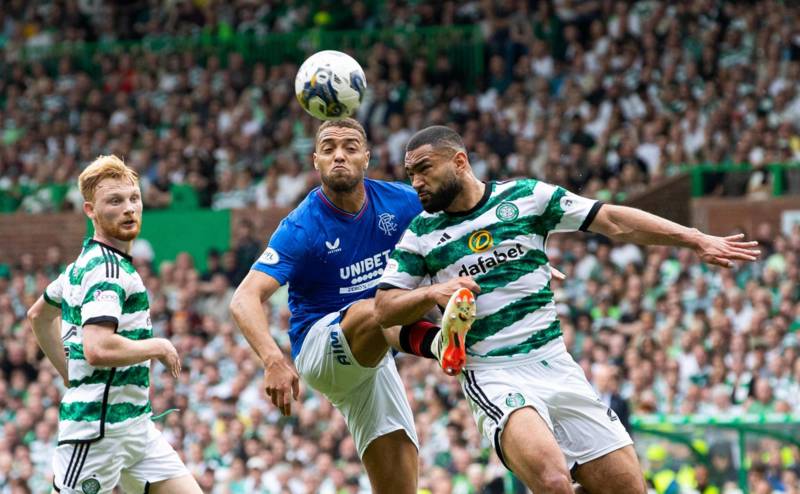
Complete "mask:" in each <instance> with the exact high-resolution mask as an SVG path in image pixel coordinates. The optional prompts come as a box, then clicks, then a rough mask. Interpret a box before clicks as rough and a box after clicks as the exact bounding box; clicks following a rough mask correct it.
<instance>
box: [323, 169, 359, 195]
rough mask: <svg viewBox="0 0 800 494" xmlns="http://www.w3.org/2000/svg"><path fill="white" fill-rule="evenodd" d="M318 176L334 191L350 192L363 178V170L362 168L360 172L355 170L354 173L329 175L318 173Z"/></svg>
mask: <svg viewBox="0 0 800 494" xmlns="http://www.w3.org/2000/svg"><path fill="white" fill-rule="evenodd" d="M319 176H320V179H321V180H322V183H323V184H325V186H326V187H328V188H329V189H331V190H332V191H334V192H336V193H340V194H341V193H346V192H351V191H352V190H353V189H355V188H356V187H357V186H358V184H359V183H361V182H362V181H363V180H364V171H363V170H362V171H361V173H358V172H357V173H356V174H355V175H337V176H331V175H326V174H324V173H320V174H319Z"/></svg>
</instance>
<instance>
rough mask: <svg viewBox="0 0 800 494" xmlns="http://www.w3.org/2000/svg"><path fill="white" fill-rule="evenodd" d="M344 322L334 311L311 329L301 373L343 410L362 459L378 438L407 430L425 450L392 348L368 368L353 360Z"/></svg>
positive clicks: (299, 361) (299, 363)
mask: <svg viewBox="0 0 800 494" xmlns="http://www.w3.org/2000/svg"><path fill="white" fill-rule="evenodd" d="M340 322H341V316H340V313H339V312H332V313H330V314H328V315H327V316H325V317H323V318H322V319H320V320H319V321H317V322H316V323H314V325H313V326H311V328H310V329H309V330H308V334H307V335H306V339H305V341H304V342H303V348H302V349H301V350H300V354H299V355H298V356H297V358H296V359H295V365H296V367H297V371H298V372H299V373H300V376H301V377H302V378H303V379H304V380H305V382H306V383H308V384H309V385H310V386H311V387H312V388H314V389H316V390H317V391H319V392H320V393H322V394H324V395H325V396H326V397H327V398H328V399H329V400H330V401H331V403H332V404H333V405H334V406H335V407H336V408H338V409H339V411H340V412H342V415H344V419H345V421H346V422H347V428H348V429H349V430H350V434H352V435H353V441H354V442H355V444H356V448H357V449H358V455H359V457H363V456H364V451H366V449H367V446H369V443H371V442H372V441H373V440H374V439H376V438H378V437H381V436H385V435H386V434H389V433H390V432H394V431H396V430H404V431H405V432H406V434H407V435H408V437H409V438H410V439H411V441H412V442H413V443H414V445H415V446H416V447H417V449H419V441H418V440H417V431H416V429H415V428H414V417H413V416H412V414H411V406H410V405H409V404H408V398H407V397H406V391H405V387H403V383H402V381H400V375H399V374H398V372H397V367H396V366H395V364H394V358H392V355H391V352H387V354H386V356H385V357H384V358H383V360H382V361H381V363H380V364H378V365H377V366H376V367H362V366H361V365H359V364H358V362H356V359H355V358H353V354H352V352H351V351H350V346H349V345H348V344H347V339H346V338H345V337H344V331H343V330H342V328H341V327H340V326H339V323H340ZM376 331H378V329H376Z"/></svg>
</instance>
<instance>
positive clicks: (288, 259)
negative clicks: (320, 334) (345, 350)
mask: <svg viewBox="0 0 800 494" xmlns="http://www.w3.org/2000/svg"><path fill="white" fill-rule="evenodd" d="M364 189H365V192H366V195H365V199H364V203H363V205H362V206H361V209H360V210H359V211H357V212H353V213H350V212H348V211H345V210H342V209H340V208H338V207H337V206H336V205H335V204H333V202H331V200H330V199H328V197H326V195H325V192H324V191H323V189H322V188H319V187H318V188H316V189H314V190H313V191H311V192H310V193H309V194H308V196H307V197H306V198H305V200H304V201H303V202H302V203H300V205H299V206H298V207H297V208H296V209H295V210H294V211H292V212H291V213H290V214H289V215H288V216H287V217H286V218H284V219H283V221H281V223H280V225H279V226H278V228H277V230H275V232H274V233H273V234H272V238H271V239H270V241H269V247H267V249H266V250H265V251H264V253H263V254H262V255H261V257H259V259H258V260H257V261H256V263H255V264H254V265H253V269H254V270H258V271H260V272H262V273H265V274H267V275H269V276H271V277H272V278H274V279H275V280H276V281H277V282H278V283H280V284H281V285H283V284H284V283H289V310H290V311H291V314H292V315H291V320H290V322H291V329H290V330H289V336H290V338H291V343H292V358H297V355H298V354H299V353H300V350H301V348H302V346H303V341H304V339H305V337H306V333H307V331H308V330H309V328H310V327H311V325H312V324H313V323H315V322H316V321H318V320H320V319H321V318H322V317H324V316H325V315H327V314H330V313H332V312H335V311H338V310H340V309H342V308H344V307H347V306H348V305H350V304H351V303H353V302H355V301H356V300H361V299H364V298H371V297H374V296H375V292H376V289H377V286H378V280H379V279H380V277H381V275H382V274H383V270H384V268H385V267H386V262H387V260H388V257H389V254H390V253H391V252H392V250H394V246H395V245H396V244H397V243H398V242H399V241H400V236H401V235H402V234H403V232H404V231H405V229H406V227H407V226H408V224H409V223H410V222H411V220H412V219H413V218H414V217H415V216H416V215H417V214H418V213H419V212H420V211H422V207H421V205H420V203H419V200H418V199H417V193H416V192H415V191H414V189H412V188H411V187H410V186H408V185H405V184H402V183H390V182H382V181H377V180H370V179H365V180H364Z"/></svg>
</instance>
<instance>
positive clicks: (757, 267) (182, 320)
mask: <svg viewBox="0 0 800 494" xmlns="http://www.w3.org/2000/svg"><path fill="white" fill-rule="evenodd" d="M758 237H759V240H760V241H761V242H762V246H763V249H764V250H763V251H764V256H763V257H762V259H761V260H760V261H759V262H757V263H755V264H753V265H748V266H742V267H740V268H736V269H733V270H730V271H723V270H717V269H708V268H706V267H705V266H703V265H701V264H699V262H698V261H697V259H696V258H694V257H693V254H691V253H690V252H688V251H681V252H679V253H678V252H677V251H674V250H671V249H669V248H652V249H647V250H642V249H639V248H638V247H635V246H632V245H609V244H608V243H606V242H604V241H603V240H604V239H603V238H602V237H596V236H585V235H583V234H571V235H555V236H553V237H552V238H551V239H550V242H549V245H548V254H549V256H550V258H551V260H552V262H553V264H554V265H555V266H557V267H558V268H560V269H561V270H563V271H564V272H565V273H566V274H567V279H566V280H565V281H563V282H560V281H555V280H554V281H553V285H554V291H555V293H556V300H557V304H558V308H559V312H560V313H561V316H562V327H563V331H564V338H565V341H566V343H567V346H568V348H569V349H570V351H571V353H572V355H573V356H574V358H575V359H576V360H577V361H578V362H579V363H580V364H581V366H582V367H583V368H584V370H585V372H586V374H587V376H589V378H590V380H591V381H592V383H593V384H594V385H595V387H596V388H597V390H598V392H599V393H600V395H601V397H602V398H603V399H604V400H608V402H609V403H610V404H611V406H612V407H614V408H615V410H616V411H617V413H618V415H619V416H620V419H621V420H623V421H624V422H627V420H628V414H629V413H630V414H650V413H663V414H681V415H689V414H695V415H707V416H715V417H717V418H718V419H723V418H725V417H733V416H736V415H738V414H742V413H745V412H747V413H755V414H759V413H771V412H777V413H780V412H792V413H800V399H798V397H800V341H798V338H797V335H798V332H797V330H798V328H800V293H798V289H797V287H798V286H800V269H798V259H797V256H798V252H800V228H798V229H795V230H794V231H793V232H792V233H791V235H789V236H784V235H781V234H779V233H778V232H772V231H770V230H769V227H768V226H766V225H764V226H762V228H761V229H760V231H759V235H758ZM260 249H261V246H260V245H259V243H257V242H254V241H253V240H252V239H250V240H248V239H247V237H241V238H240V239H239V240H238V241H237V243H236V244H235V245H234V246H233V247H232V255H230V256H225V255H224V254H223V255H222V256H220V255H219V254H218V253H213V252H212V253H211V254H210V255H209V258H208V260H207V265H208V268H207V270H205V271H203V272H200V271H199V270H197V269H195V267H194V260H193V259H192V258H191V257H189V256H188V255H187V254H180V255H178V257H177V258H176V259H175V260H174V261H164V262H162V263H161V265H159V266H152V265H151V263H150V262H148V259H147V258H145V257H137V258H135V263H136V264H137V266H138V269H139V272H140V273H141V275H142V277H143V279H144V280H145V285H146V286H147V289H148V294H149V296H150V301H151V311H152V314H151V316H152V321H153V328H154V334H155V335H156V336H163V337H168V338H170V339H171V340H172V342H173V343H174V344H175V346H176V348H177V350H178V352H179V353H180V355H181V356H182V358H183V361H184V371H183V373H182V374H181V377H180V379H178V380H177V381H176V380H174V379H172V378H171V377H170V376H169V375H168V372H167V371H166V369H165V368H164V367H163V366H161V364H156V365H154V371H153V380H152V382H153V384H154V388H153V391H152V403H153V408H154V410H156V412H162V411H167V410H169V409H172V408H176V409H178V411H177V412H175V413H170V414H168V415H167V416H166V418H164V419H163V421H162V422H160V427H163V428H164V430H165V431H166V434H167V437H168V438H169V441H170V442H171V443H172V444H173V445H174V446H175V448H176V450H178V451H180V452H181V454H182V455H183V456H184V458H185V461H186V463H187V465H188V466H189V467H190V469H191V471H192V472H193V473H194V474H195V475H196V476H197V477H198V479H200V481H201V484H202V486H203V488H204V489H205V490H206V491H207V492H212V493H284V492H286V493H292V494H300V493H317V492H319V493H331V494H334V493H335V494H340V493H348V492H354V493H356V492H366V491H365V489H367V488H368V483H367V482H366V478H365V475H364V474H363V471H362V467H361V465H360V463H359V461H358V457H357V454H356V450H355V448H354V444H353V441H352V440H351V438H350V437H349V434H348V433H347V430H346V428H345V424H344V421H343V419H342V417H341V415H340V414H339V413H338V412H336V411H334V409H333V408H332V407H331V406H330V404H329V403H328V402H327V401H326V400H324V399H320V396H319V395H317V394H316V393H313V392H311V391H309V390H307V389H305V388H304V390H303V392H302V396H301V399H300V402H299V404H298V406H297V407H296V408H293V410H294V413H293V415H292V416H291V417H288V418H286V417H282V416H281V415H280V413H279V411H278V410H277V409H276V408H274V407H273V406H272V404H271V403H270V402H269V401H268V400H266V399H265V396H264V394H263V389H262V384H263V383H262V375H261V369H260V367H259V365H257V360H256V359H255V357H254V356H253V355H252V354H251V351H250V350H249V347H248V345H247V343H246V341H245V340H244V339H243V337H242V336H241V334H240V333H239V332H238V331H237V330H236V329H235V327H234V324H233V322H232V321H231V318H230V316H229V315H228V313H227V305H228V302H229V300H230V298H231V296H232V292H233V289H234V287H235V286H236V284H237V283H238V282H239V280H240V279H241V277H242V276H243V273H245V272H246V271H247V269H248V268H249V265H250V262H251V261H252V259H253V258H254V257H255V256H257V255H258V251H259V250H260ZM134 252H135V251H134ZM248 253H249V254H248ZM72 254H73V253H71V252H70V253H65V252H62V251H60V250H59V249H58V248H55V247H53V248H51V250H50V251H49V252H48V256H47V261H46V263H43V264H40V265H37V264H36V263H34V262H33V259H32V257H31V256H29V255H26V256H24V257H22V258H21V259H20V260H19V262H14V263H12V264H11V265H8V264H4V265H3V270H2V271H3V273H4V274H3V275H2V276H0V343H1V345H0V349H1V350H2V352H0V355H1V356H2V358H0V402H2V407H0V410H2V415H0V424H2V428H0V493H3V494H6V493H13V494H17V493H25V492H45V491H46V490H47V488H48V486H49V485H50V482H51V480H50V478H49V477H48V476H49V475H51V474H50V471H51V467H50V458H51V455H52V451H53V449H54V448H55V445H56V444H55V443H56V438H55V433H56V428H57V417H58V412H57V406H58V403H59V395H60V390H61V388H62V383H61V381H60V380H59V379H58V378H57V374H56V373H55V371H54V369H53V368H52V367H51V366H50V364H49V363H47V362H46V360H44V358H43V355H42V354H41V352H40V351H39V350H38V347H37V345H36V341H35V339H34V336H33V333H32V331H31V329H30V327H29V325H28V323H27V322H26V320H25V318H24V316H25V311H26V308H27V307H28V306H29V305H30V304H32V303H33V301H34V300H35V299H36V297H38V296H39V295H40V294H41V292H42V290H43V289H44V287H45V286H46V284H47V283H48V282H49V280H50V279H52V278H53V277H55V276H56V274H57V273H58V272H59V271H60V270H61V269H63V267H64V265H65V263H66V262H68V260H69V259H71V258H72ZM220 257H229V258H231V259H238V261H237V262H236V263H235V264H234V265H228V266H223V264H222V263H220V261H219V259H220ZM5 261H6V262H8V261H9V260H8V259H6V260H5ZM155 268H158V269H157V270H156V269H155ZM267 308H268V310H269V311H270V314H271V315H270V321H271V331H272V333H273V335H275V337H276V339H277V340H278V341H279V342H280V343H281V344H282V345H284V348H285V349H286V350H287V351H288V337H287V336H288V335H287V329H288V316H289V314H288V310H287V306H286V300H285V293H280V292H279V294H277V295H276V296H275V297H273V299H272V300H271V301H270V303H269V304H268V305H267ZM398 361H399V367H400V373H401V376H402V378H403V381H404V383H405V385H406V387H407V392H408V396H409V400H410V402H411V405H412V408H413V410H414V414H415V415H414V416H415V419H416V425H417V429H418V433H419V436H420V440H421V445H422V450H421V455H420V456H421V462H422V468H421V488H424V489H428V491H427V492H432V493H476V494H477V493H504V492H505V493H510V492H522V491H520V490H517V489H520V487H519V486H518V485H517V484H515V482H514V479H513V478H511V477H510V476H509V475H508V474H507V473H506V472H505V470H504V468H503V467H502V465H501V464H500V463H499V460H498V459H497V457H496V455H495V453H494V452H493V450H492V447H491V445H490V444H488V443H487V442H485V441H484V440H482V439H481V437H480V436H479V434H478V432H477V430H476V428H475V426H474V422H473V419H472V417H471V413H470V411H469V409H468V407H467V405H466V402H465V401H464V399H463V396H462V394H461V390H460V387H459V385H458V382H457V380H455V379H452V378H449V377H447V376H445V375H444V374H443V373H442V372H441V371H440V370H439V369H438V368H437V366H436V363H435V362H434V361H430V360H425V359H420V358H416V357H410V356H404V355H401V356H398ZM734 442H735V441H734ZM643 444H650V447H647V448H640V449H641V451H640V452H641V453H642V456H643V461H644V465H645V467H646V468H647V469H648V470H651V473H657V472H662V473H663V471H666V470H670V469H672V470H674V471H676V472H679V471H681V470H683V476H677V477H676V478H675V479H674V482H675V483H676V484H678V485H680V484H685V485H684V488H685V489H686V490H684V491H681V492H694V491H692V490H688V488H689V486H692V485H694V486H695V487H696V485H697V482H702V479H704V478H705V479H707V480H708V482H709V483H710V484H709V485H714V486H717V487H718V488H720V491H718V492H737V491H736V490H734V489H732V488H729V489H727V490H722V489H723V488H724V486H725V485H726V483H728V486H729V487H731V486H735V483H736V481H737V474H736V470H735V468H734V466H735V465H734V460H733V458H734V454H733V450H732V444H731V442H726V441H724V440H720V441H717V442H713V441H712V442H710V443H709V444H708V446H709V447H710V448H711V451H710V452H711V453H712V456H713V455H716V456H713V457H714V458H716V459H715V460H714V461H713V462H712V464H711V466H710V467H707V468H705V467H699V466H698V467H697V468H696V469H693V470H691V472H689V473H687V472H686V471H685V468H686V463H687V462H686V461H685V460H686V456H687V455H686V453H685V452H684V453H683V454H679V453H677V452H675V450H674V448H673V447H671V446H665V445H662V444H658V443H656V444H652V443H646V442H645V443H643ZM751 446H752V448H751V449H750V450H749V461H750V464H751V467H752V468H751V473H750V476H751V479H750V482H751V485H752V488H753V490H752V491H751V492H768V493H771V492H785V493H797V492H800V482H799V481H798V473H800V450H798V449H797V448H795V447H792V448H783V449H781V447H780V446H778V445H777V443H775V442H771V441H769V440H766V441H759V442H756V443H754V444H751ZM665 448H669V451H671V452H673V455H674V457H667V456H666V453H667V449H665ZM706 452H708V451H706ZM678 460H683V461H682V462H681V461H678ZM670 461H674V463H672V464H671V463H670ZM703 468H705V470H703ZM654 469H655V470H654ZM762 473H763V479H761V478H759V475H761V474H762ZM651 478H652V477H651ZM762 484H765V485H768V486H769V488H768V490H764V489H767V488H765V487H764V486H763V485H762ZM657 492H660V493H663V492H667V491H666V490H659V491H657ZM669 492H674V491H669ZM698 492H711V491H704V490H699V491H698Z"/></svg>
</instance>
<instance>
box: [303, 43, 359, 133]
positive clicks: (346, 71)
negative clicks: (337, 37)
mask: <svg viewBox="0 0 800 494" xmlns="http://www.w3.org/2000/svg"><path fill="white" fill-rule="evenodd" d="M366 88H367V78H366V77H364V70H363V69H362V68H361V65H359V64H358V62H356V61H355V59H354V58H353V57H351V56H350V55H347V54H346V53H342V52H340V51H334V50H325V51H320V52H317V53H315V54H313V55H311V56H310V57H308V58H307V59H306V61H305V62H303V65H301V66H300V70H298V71H297V77H295V78H294V91H295V94H296V95H297V101H299V102H300V105H301V106H302V107H303V109H304V110H305V111H307V112H308V113H309V114H311V116H313V117H316V118H319V119H321V120H341V119H343V118H347V117H352V116H353V114H354V113H355V112H356V110H358V107H359V106H360V105H361V99H362V98H363V97H364V90H365V89H366Z"/></svg>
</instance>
